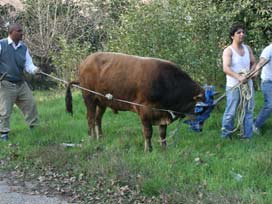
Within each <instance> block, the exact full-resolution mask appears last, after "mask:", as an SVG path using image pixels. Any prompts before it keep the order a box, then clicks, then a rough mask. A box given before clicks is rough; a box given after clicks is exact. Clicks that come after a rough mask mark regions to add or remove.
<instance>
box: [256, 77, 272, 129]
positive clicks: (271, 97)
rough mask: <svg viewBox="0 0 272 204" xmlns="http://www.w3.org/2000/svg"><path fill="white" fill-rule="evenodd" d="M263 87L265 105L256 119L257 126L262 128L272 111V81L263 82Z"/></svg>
mask: <svg viewBox="0 0 272 204" xmlns="http://www.w3.org/2000/svg"><path fill="white" fill-rule="evenodd" d="M261 88H262V92H263V96H264V105H263V107H262V109H261V110H260V112H259V114H258V116H257V118H256V120H255V127H256V128H260V127H261V126H262V125H263V124H264V122H265V121H266V120H267V118H268V117H269V116H270V114H271V112H272V92H271V91H272V81H265V82H262V84H261Z"/></svg>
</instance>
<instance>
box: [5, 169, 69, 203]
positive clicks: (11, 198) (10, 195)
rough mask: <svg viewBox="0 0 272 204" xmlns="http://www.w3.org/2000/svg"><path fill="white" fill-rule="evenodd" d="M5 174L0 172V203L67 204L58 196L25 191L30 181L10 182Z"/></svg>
mask: <svg viewBox="0 0 272 204" xmlns="http://www.w3.org/2000/svg"><path fill="white" fill-rule="evenodd" d="M5 176H6V175H3V174H1V173H0V204H68V202H66V201H65V200H63V198H60V197H47V196H45V195H36V194H35V192H27V190H26V189H27V188H28V186H31V185H32V184H31V183H26V184H25V185H26V186H24V187H23V186H21V185H19V183H18V185H16V183H15V184H14V182H13V183H10V180H9V179H7V178H5Z"/></svg>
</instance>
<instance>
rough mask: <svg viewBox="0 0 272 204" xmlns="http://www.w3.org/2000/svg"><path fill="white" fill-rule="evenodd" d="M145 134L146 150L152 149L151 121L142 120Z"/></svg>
mask: <svg viewBox="0 0 272 204" xmlns="http://www.w3.org/2000/svg"><path fill="white" fill-rule="evenodd" d="M142 129H143V135H144V138H145V152H147V151H149V152H151V151H152V145H151V137H152V132H153V129H152V125H151V124H150V123H149V122H142Z"/></svg>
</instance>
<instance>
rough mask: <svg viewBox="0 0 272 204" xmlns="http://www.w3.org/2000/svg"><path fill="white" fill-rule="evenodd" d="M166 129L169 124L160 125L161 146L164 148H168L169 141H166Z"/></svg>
mask: <svg viewBox="0 0 272 204" xmlns="http://www.w3.org/2000/svg"><path fill="white" fill-rule="evenodd" d="M166 129H167V125H160V126H159V134H160V138H161V147H162V148H163V149H166V146H167V143H166Z"/></svg>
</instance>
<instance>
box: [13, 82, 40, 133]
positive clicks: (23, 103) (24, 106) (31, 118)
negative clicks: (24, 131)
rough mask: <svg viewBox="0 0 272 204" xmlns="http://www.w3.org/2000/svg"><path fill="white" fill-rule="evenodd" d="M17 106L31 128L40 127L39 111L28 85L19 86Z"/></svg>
mask: <svg viewBox="0 0 272 204" xmlns="http://www.w3.org/2000/svg"><path fill="white" fill-rule="evenodd" d="M17 91H18V97H17V100H16V102H15V103H16V105H17V106H18V107H19V108H20V109H21V111H22V112H23V114H24V118H25V121H26V122H27V124H28V125H29V127H30V128H32V127H34V126H37V125H38V111H37V107H36V103H35V100H34V97H33V95H32V92H31V90H30V89H29V87H28V85H27V84H26V83H23V84H21V85H18V90H17Z"/></svg>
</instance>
